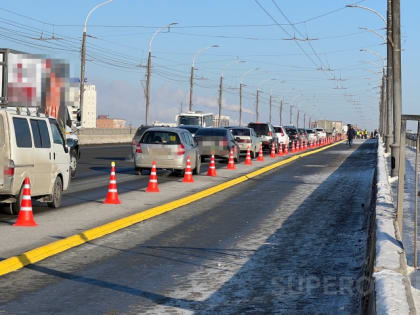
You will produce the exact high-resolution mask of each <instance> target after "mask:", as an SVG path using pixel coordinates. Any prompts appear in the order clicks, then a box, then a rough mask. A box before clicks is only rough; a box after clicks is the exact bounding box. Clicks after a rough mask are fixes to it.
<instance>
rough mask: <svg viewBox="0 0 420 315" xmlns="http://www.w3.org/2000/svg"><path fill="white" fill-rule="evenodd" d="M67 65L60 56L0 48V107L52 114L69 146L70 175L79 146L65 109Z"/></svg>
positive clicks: (75, 162)
mask: <svg viewBox="0 0 420 315" xmlns="http://www.w3.org/2000/svg"><path fill="white" fill-rule="evenodd" d="M69 82H70V79H69V64H68V63H66V62H65V61H63V60H61V59H52V58H47V57H45V56H41V55H36V54H28V53H25V52H21V51H17V50H13V49H9V48H0V108H8V107H13V108H20V109H21V110H36V111H37V112H39V113H42V114H45V115H47V116H48V117H54V118H55V119H56V120H57V122H58V124H59V127H60V129H61V130H62V132H63V134H65V135H66V143H67V146H68V147H69V149H70V168H71V175H72V177H74V176H75V174H76V167H77V162H78V160H79V158H80V147H79V141H78V137H77V135H76V134H75V132H74V131H75V127H76V126H72V122H71V119H70V114H69V110H68V106H67V105H68V103H69V84H70V83H69Z"/></svg>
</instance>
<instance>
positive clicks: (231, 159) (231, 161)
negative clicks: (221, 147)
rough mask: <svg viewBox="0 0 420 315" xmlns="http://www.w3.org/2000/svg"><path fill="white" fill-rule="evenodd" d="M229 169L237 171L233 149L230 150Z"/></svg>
mask: <svg viewBox="0 0 420 315" xmlns="http://www.w3.org/2000/svg"><path fill="white" fill-rule="evenodd" d="M227 169H228V170H236V166H235V160H234V159H233V149H230V153H229V162H228V166H227Z"/></svg>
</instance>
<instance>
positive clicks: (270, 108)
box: [270, 91, 272, 124]
mask: <svg viewBox="0 0 420 315" xmlns="http://www.w3.org/2000/svg"><path fill="white" fill-rule="evenodd" d="M271 101H272V96H271V91H270V124H271V108H272V104H271Z"/></svg>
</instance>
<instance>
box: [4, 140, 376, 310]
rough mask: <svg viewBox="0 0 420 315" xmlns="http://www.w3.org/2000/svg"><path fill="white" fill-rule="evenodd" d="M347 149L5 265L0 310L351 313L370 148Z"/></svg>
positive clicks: (356, 302) (372, 156)
mask: <svg viewBox="0 0 420 315" xmlns="http://www.w3.org/2000/svg"><path fill="white" fill-rule="evenodd" d="M357 147H358V145H355V146H353V148H351V149H349V148H347V147H346V146H345V145H339V146H337V147H335V148H333V149H329V150H327V151H324V152H321V153H319V154H316V155H312V156H309V157H306V158H304V159H299V160H297V161H295V162H294V163H292V164H289V165H286V166H283V167H281V168H279V169H276V170H273V171H272V172H270V174H267V175H265V176H259V177H257V178H254V179H252V180H249V181H247V182H245V183H243V184H241V185H238V186H235V187H233V188H231V189H229V190H227V191H223V192H221V193H218V194H216V195H214V196H211V197H209V198H206V199H203V200H201V201H199V202H196V203H194V204H191V205H189V206H185V207H182V208H180V209H178V210H176V211H173V212H170V213H167V214H165V215H162V216H160V217H157V218H154V219H153V220H148V221H145V222H143V223H141V224H137V225H135V226H132V227H130V228H127V229H125V230H123V231H120V232H118V233H114V234H112V235H110V236H107V237H105V238H102V239H99V240H95V241H92V242H89V243H88V244H86V245H83V246H80V247H78V248H75V249H73V250H72V251H71V252H67V253H63V254H62V255H59V256H56V257H53V258H51V259H48V260H46V261H43V262H41V263H38V264H36V265H33V266H29V267H27V268H25V269H24V270H22V271H21V272H18V273H14V274H10V275H7V276H6V277H4V278H3V280H4V281H2V283H0V288H1V290H2V292H6V294H5V295H3V296H2V297H0V299H1V300H0V301H1V303H2V304H1V306H0V309H2V310H5V311H6V312H12V313H13V312H21V311H22V312H23V311H25V309H26V310H27V309H28V308H29V307H30V308H31V310H32V311H33V312H40V311H43V312H71V313H99V312H101V313H104V312H116V313H139V312H141V313H148V312H150V313H163V312H171V311H172V312H179V313H181V312H193V311H197V312H209V313H218V312H224V313H244V312H270V313H273V312H288V313H290V312H300V313H318V312H321V313H326V312H327V313H329V312H336V310H340V313H347V314H351V313H356V312H357V313H359V312H360V294H359V292H357V291H356V292H355V291H354V290H352V287H351V286H349V285H348V284H349V283H353V282H354V280H357V279H358V278H359V277H360V275H361V274H362V272H363V262H364V256H365V253H366V248H365V245H366V232H367V231H366V216H367V211H366V205H367V204H368V200H369V197H370V188H371V184H372V178H373V173H374V167H375V160H376V152H375V149H374V148H373V145H372V144H363V145H361V147H360V149H358V150H356V151H355V149H356V148H357ZM257 196H258V197H257ZM362 204H364V205H365V206H362ZM325 279H327V280H328V281H329V282H327V283H324V282H323V281H324V280H325ZM342 280H345V281H347V282H345V283H344V285H343V284H342V283H341V281H342ZM299 281H302V282H303V285H302V286H300V282H299ZM317 281H320V283H322V285H317V283H318V282H317ZM343 286H344V288H343ZM51 301H54V305H52V304H51Z"/></svg>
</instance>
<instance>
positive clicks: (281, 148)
mask: <svg viewBox="0 0 420 315" xmlns="http://www.w3.org/2000/svg"><path fill="white" fill-rule="evenodd" d="M278 156H283V143H280V145H279V152H278Z"/></svg>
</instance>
